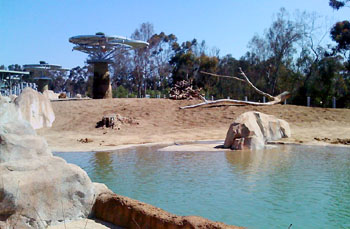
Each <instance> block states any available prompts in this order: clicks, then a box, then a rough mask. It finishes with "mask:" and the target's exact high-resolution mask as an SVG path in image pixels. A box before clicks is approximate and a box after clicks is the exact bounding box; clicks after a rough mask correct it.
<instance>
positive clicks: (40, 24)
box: [0, 0, 350, 68]
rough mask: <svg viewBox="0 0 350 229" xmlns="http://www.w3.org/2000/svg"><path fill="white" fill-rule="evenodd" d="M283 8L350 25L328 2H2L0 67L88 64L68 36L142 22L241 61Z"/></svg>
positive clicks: (345, 13)
mask: <svg viewBox="0 0 350 229" xmlns="http://www.w3.org/2000/svg"><path fill="white" fill-rule="evenodd" d="M281 7H285V8H286V9H287V10H288V11H289V12H291V13H293V11H295V10H297V9H298V10H300V11H304V10H305V11H307V12H310V13H311V12H316V13H318V14H320V15H323V16H327V18H328V22H330V23H334V22H335V21H337V20H345V19H347V20H349V15H350V14H349V13H350V9H349V8H344V9H341V10H340V11H333V10H332V9H331V8H330V7H329V6H328V0H217V1H214V0H176V1H174V0H173V1H169V0H149V1H141V0H124V1H119V0H108V1H107V0H70V1H68V0H35V1H29V0H0V65H1V64H4V65H5V66H8V65H10V64H15V63H17V64H21V65H23V64H33V63H38V62H39V61H40V60H45V61H47V62H49V63H51V64H59V65H62V66H63V67H65V68H72V67H75V66H78V65H80V66H82V65H84V61H85V60H86V58H87V55H86V54H84V53H80V52H78V51H74V52H72V47H73V45H72V44H71V43H69V42H68V39H69V37H71V36H75V35H87V34H95V33H96V32H104V33H105V34H108V35H121V36H127V37H130V35H131V34H132V33H133V31H134V30H135V29H136V28H138V27H139V26H140V24H141V23H143V22H150V23H152V24H153V25H154V28H155V32H156V33H159V32H162V31H163V32H165V33H166V34H169V33H173V34H175V35H176V36H177V37H178V39H179V41H180V42H183V41H186V40H192V39H193V38H196V39H197V40H199V41H201V40H205V41H206V43H207V45H208V46H209V47H213V46H215V47H217V48H219V49H220V55H221V56H222V55H226V54H232V56H233V57H236V58H239V57H241V56H242V55H244V54H245V53H246V51H247V44H248V42H249V40H250V39H251V38H252V37H253V35H254V34H256V33H258V34H262V33H263V31H264V29H266V28H268V27H269V26H270V24H271V22H272V18H273V15H274V14H276V13H277V12H278V10H279V9H280V8H281Z"/></svg>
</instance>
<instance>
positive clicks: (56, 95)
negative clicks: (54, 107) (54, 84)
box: [43, 90, 59, 100]
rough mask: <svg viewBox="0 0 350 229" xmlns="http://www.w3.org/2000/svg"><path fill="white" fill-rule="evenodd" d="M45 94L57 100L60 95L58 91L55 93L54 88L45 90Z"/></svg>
mask: <svg viewBox="0 0 350 229" xmlns="http://www.w3.org/2000/svg"><path fill="white" fill-rule="evenodd" d="M43 95H44V96H45V97H46V98H48V99H49V100H56V99H58V96H59V94H58V93H55V92H54V91H52V90H45V91H44V92H43Z"/></svg>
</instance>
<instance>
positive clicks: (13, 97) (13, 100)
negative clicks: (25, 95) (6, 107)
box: [9, 95, 18, 103]
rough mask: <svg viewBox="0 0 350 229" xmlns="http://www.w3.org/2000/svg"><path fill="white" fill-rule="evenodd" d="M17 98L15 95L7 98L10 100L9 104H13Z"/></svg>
mask: <svg viewBox="0 0 350 229" xmlns="http://www.w3.org/2000/svg"><path fill="white" fill-rule="evenodd" d="M17 97H18V96H17V95H10V96H9V98H10V100H11V103H14V102H15V101H16V99H17Z"/></svg>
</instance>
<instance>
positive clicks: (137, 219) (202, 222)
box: [93, 193, 241, 229]
mask: <svg viewBox="0 0 350 229" xmlns="http://www.w3.org/2000/svg"><path fill="white" fill-rule="evenodd" d="M93 214H94V216H95V217H96V218H97V219H100V220H103V221H106V222H110V223H113V224H114V225H117V226H120V227H123V228H131V229H133V228H135V229H140V228H152V229H180V228H183V229H184V228H207V229H214V228H215V229H219V228H241V227H236V226H230V225H226V224H224V223H220V222H213V221H210V220H208V219H205V218H202V217H198V216H177V215H174V214H170V213H169V212H166V211H164V210H162V209H160V208H156V207H154V206H152V205H149V204H145V203H142V202H139V201H137V200H133V199H130V198H127V197H123V196H119V195H117V194H113V193H101V194H100V195H99V196H98V197H97V198H96V201H95V204H94V207H93Z"/></svg>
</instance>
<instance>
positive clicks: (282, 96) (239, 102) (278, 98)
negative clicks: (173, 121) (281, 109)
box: [180, 91, 290, 109]
mask: <svg viewBox="0 0 350 229" xmlns="http://www.w3.org/2000/svg"><path fill="white" fill-rule="evenodd" d="M289 97H290V93H289V92H287V91H285V92H283V93H282V94H280V95H278V96H276V97H273V98H274V100H273V101H270V102H267V103H259V102H251V101H242V100H235V99H218V100H214V101H208V100H205V101H204V102H203V103H198V104H194V105H188V106H184V107H180V109H189V108H196V107H200V106H204V105H212V104H218V103H222V104H225V103H229V104H234V105H252V106H271V105H275V104H279V103H281V102H284V100H286V99H287V98H289Z"/></svg>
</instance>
